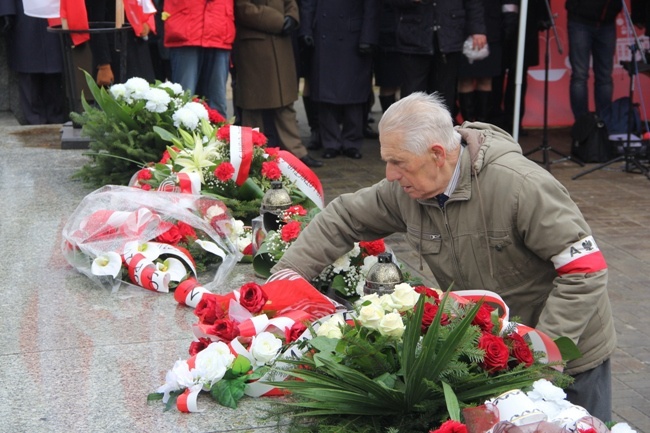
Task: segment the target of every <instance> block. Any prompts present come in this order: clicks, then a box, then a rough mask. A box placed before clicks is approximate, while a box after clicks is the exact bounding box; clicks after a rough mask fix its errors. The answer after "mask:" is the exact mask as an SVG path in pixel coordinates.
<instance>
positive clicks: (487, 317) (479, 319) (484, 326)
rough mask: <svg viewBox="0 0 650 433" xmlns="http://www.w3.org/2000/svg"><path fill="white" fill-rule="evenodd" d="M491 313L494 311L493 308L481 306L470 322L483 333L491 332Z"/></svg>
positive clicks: (485, 305) (486, 305)
mask: <svg viewBox="0 0 650 433" xmlns="http://www.w3.org/2000/svg"><path fill="white" fill-rule="evenodd" d="M492 311H494V308H492V307H491V306H490V305H488V304H485V303H484V304H482V305H481V308H479V310H478V313H476V316H475V317H474V320H472V325H476V326H478V327H479V328H481V331H483V332H488V333H489V332H492V328H493V327H494V324H493V323H492Z"/></svg>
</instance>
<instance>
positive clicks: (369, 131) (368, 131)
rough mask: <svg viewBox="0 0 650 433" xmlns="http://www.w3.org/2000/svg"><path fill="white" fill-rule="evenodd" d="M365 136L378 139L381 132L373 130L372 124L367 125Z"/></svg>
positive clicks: (364, 131)
mask: <svg viewBox="0 0 650 433" xmlns="http://www.w3.org/2000/svg"><path fill="white" fill-rule="evenodd" d="M363 138H372V139H376V138H379V134H377V133H376V132H375V131H373V130H372V128H371V127H370V125H366V127H365V128H364V130H363Z"/></svg>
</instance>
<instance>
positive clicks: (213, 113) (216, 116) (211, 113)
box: [205, 105, 226, 123]
mask: <svg viewBox="0 0 650 433" xmlns="http://www.w3.org/2000/svg"><path fill="white" fill-rule="evenodd" d="M205 108H206V109H207V110H208V120H209V121H210V122H211V123H223V122H225V121H226V118H225V117H223V116H222V115H221V113H219V112H218V111H217V110H215V109H214V108H211V107H209V106H207V105H206V106H205Z"/></svg>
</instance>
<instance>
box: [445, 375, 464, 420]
mask: <svg viewBox="0 0 650 433" xmlns="http://www.w3.org/2000/svg"><path fill="white" fill-rule="evenodd" d="M442 389H443V390H444V392H445V403H447V413H448V414H449V418H451V419H452V420H454V421H460V405H459V404H458V398H457V397H456V394H455V393H454V390H453V389H452V388H451V386H449V384H448V383H447V382H445V381H444V380H443V381H442Z"/></svg>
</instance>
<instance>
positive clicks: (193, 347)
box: [189, 337, 212, 356]
mask: <svg viewBox="0 0 650 433" xmlns="http://www.w3.org/2000/svg"><path fill="white" fill-rule="evenodd" d="M210 343H212V340H210V339H209V338H205V337H201V338H199V341H192V342H191V343H190V350H189V352H190V356H194V355H196V354H197V353H199V352H200V351H202V350H203V349H205V348H206V347H208V346H209V345H210Z"/></svg>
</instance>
